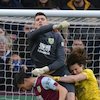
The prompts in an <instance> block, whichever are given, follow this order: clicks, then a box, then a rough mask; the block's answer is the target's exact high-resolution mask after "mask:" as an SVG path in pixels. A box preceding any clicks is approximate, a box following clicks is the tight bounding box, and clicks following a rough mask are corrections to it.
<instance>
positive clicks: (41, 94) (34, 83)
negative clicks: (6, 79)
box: [14, 71, 68, 100]
mask: <svg viewBox="0 0 100 100" xmlns="http://www.w3.org/2000/svg"><path fill="white" fill-rule="evenodd" d="M14 85H15V86H16V87H18V88H19V89H21V90H22V91H26V90H31V89H32V87H33V88H34V89H33V90H34V93H35V96H36V98H37V99H39V100H52V97H53V100H66V97H67V93H68V91H67V89H65V88H64V87H63V86H61V85H60V84H58V83H57V82H56V81H54V80H53V79H52V78H50V77H48V76H39V77H30V76H27V74H26V73H25V72H24V71H20V73H17V74H16V75H15V77H14Z"/></svg>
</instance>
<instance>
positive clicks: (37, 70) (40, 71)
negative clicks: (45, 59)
mask: <svg viewBox="0 0 100 100" xmlns="http://www.w3.org/2000/svg"><path fill="white" fill-rule="evenodd" d="M43 73H44V71H42V70H41V68H36V69H34V70H33V71H32V74H33V75H35V76H40V75H42V74H43Z"/></svg>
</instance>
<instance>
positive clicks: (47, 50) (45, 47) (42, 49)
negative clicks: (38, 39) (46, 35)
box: [38, 43, 51, 55]
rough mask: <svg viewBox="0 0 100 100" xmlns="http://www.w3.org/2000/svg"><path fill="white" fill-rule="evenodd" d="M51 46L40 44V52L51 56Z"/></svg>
mask: <svg viewBox="0 0 100 100" xmlns="http://www.w3.org/2000/svg"><path fill="white" fill-rule="evenodd" d="M50 50H51V45H47V44H44V43H40V44H39V48H38V52H40V53H43V54H46V55H50Z"/></svg>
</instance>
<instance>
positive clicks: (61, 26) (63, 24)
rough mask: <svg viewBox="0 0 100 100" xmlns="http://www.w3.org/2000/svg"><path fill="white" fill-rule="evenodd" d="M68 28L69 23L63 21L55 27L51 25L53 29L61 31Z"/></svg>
mask: <svg viewBox="0 0 100 100" xmlns="http://www.w3.org/2000/svg"><path fill="white" fill-rule="evenodd" d="M69 26H70V23H69V22H67V21H63V22H60V23H59V24H57V25H53V29H60V30H63V29H67V28H68V27H69Z"/></svg>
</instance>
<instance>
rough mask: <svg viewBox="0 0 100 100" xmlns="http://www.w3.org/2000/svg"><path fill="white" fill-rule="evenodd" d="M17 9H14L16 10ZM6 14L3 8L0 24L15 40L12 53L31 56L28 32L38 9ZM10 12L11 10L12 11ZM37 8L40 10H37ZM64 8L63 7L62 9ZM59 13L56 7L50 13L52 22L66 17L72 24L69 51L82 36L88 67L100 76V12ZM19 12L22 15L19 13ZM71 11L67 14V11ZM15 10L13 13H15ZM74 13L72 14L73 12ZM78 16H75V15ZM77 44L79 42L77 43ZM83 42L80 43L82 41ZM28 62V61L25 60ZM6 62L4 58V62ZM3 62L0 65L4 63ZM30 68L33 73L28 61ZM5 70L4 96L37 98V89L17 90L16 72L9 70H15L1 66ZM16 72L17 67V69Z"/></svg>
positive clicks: (0, 92)
mask: <svg viewBox="0 0 100 100" xmlns="http://www.w3.org/2000/svg"><path fill="white" fill-rule="evenodd" d="M13 11H14V10H13ZM13 11H12V13H11V15H9V13H7V14H5V13H2V12H1V16H0V28H2V29H3V30H4V31H6V35H9V37H10V40H11V41H12V46H11V47H10V50H11V52H12V53H16V54H18V55H20V56H21V58H22V59H23V61H26V59H27V60H28V59H30V51H29V50H28V43H27V38H26V32H28V31H30V30H32V28H33V22H34V19H33V16H34V14H35V13H33V14H32V12H31V14H29V15H28V11H27V13H23V15H22V13H20V14H19V13H18V12H16V11H14V12H16V13H15V15H14V13H13ZM8 12H9V11H8ZM36 12H37V11H36ZM62 12H63V11H62ZM62 12H61V13H60V11H59V13H58V15H55V13H56V11H55V13H53V11H51V12H50V13H49V14H48V13H47V12H46V13H47V16H48V18H49V22H50V23H54V24H55V23H59V22H62V21H64V20H67V21H68V22H70V24H71V25H70V27H69V31H68V37H67V38H68V40H67V45H65V48H67V51H66V52H67V54H68V53H69V52H70V50H71V49H72V45H73V43H74V40H81V41H82V42H83V44H84V48H85V49H86V52H87V53H88V55H89V62H90V63H89V64H88V65H87V67H89V68H91V69H92V70H93V71H94V73H95V75H96V77H99V76H100V16H98V14H97V15H94V13H93V14H92V15H91V14H90V15H89V13H88V16H86V15H84V17H83V16H82V15H81V14H79V13H78V14H76V13H77V12H76V13H73V12H72V13H71V14H70V13H67V11H66V12H64V13H62ZM17 13H18V15H17ZM66 13H67V14H66ZM12 14H13V15H12ZM69 15H70V16H69ZM73 16H74V17H73ZM75 45H77V43H76V44H75ZM79 45H80V44H79ZM24 63H25V64H26V62H24ZM5 64H6V63H5V62H4V65H5ZM1 65H2V64H1V62H0V67H1ZM27 66H28V68H29V71H28V72H27V73H28V74H31V70H32V69H33V68H32V66H30V65H28V63H27ZM2 71H3V73H4V75H3V76H0V79H2V78H4V79H5V81H4V83H0V100H35V96H34V93H33V90H31V91H27V92H21V91H20V90H18V91H16V89H15V88H14V87H13V74H14V72H13V74H9V72H11V70H6V69H0V73H1V72H2ZM15 72H16V71H15ZM3 87H4V88H3Z"/></svg>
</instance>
